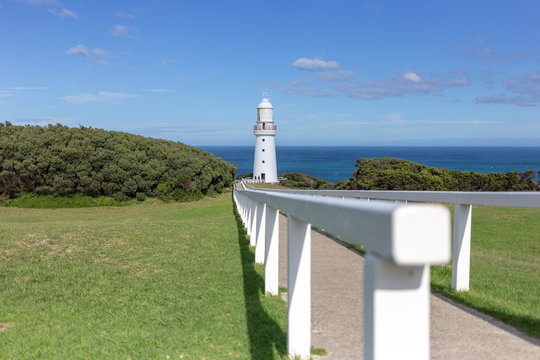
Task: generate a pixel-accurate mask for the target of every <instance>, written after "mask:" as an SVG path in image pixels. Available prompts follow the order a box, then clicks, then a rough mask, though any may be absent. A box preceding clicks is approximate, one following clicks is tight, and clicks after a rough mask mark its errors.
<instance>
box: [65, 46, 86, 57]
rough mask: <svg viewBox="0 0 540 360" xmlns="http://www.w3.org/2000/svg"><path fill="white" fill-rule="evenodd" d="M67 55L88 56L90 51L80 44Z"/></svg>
mask: <svg viewBox="0 0 540 360" xmlns="http://www.w3.org/2000/svg"><path fill="white" fill-rule="evenodd" d="M66 53H67V54H69V55H75V56H88V49H87V48H86V46H84V45H81V44H79V45H76V46H74V47H72V48H71V49H69V50H68V51H66Z"/></svg>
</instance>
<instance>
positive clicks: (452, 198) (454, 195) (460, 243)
mask: <svg viewBox="0 0 540 360" xmlns="http://www.w3.org/2000/svg"><path fill="white" fill-rule="evenodd" d="M271 191H275V192H279V193H284V194H301V195H319V196H336V197H346V198H358V199H364V200H367V201H369V200H390V201H397V202H405V203H407V202H414V203H417V202H427V203H445V204H453V205H454V231H453V246H452V288H453V289H455V290H458V291H468V290H469V278H470V263H471V259H470V258H471V223H472V205H481V206H504V207H521V208H540V192H462V191H383V190H271Z"/></svg>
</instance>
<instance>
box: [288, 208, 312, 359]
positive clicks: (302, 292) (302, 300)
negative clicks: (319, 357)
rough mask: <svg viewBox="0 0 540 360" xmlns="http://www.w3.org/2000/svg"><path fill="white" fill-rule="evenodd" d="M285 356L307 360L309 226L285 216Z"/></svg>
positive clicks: (308, 330)
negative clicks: (286, 287)
mask: <svg viewBox="0 0 540 360" xmlns="http://www.w3.org/2000/svg"><path fill="white" fill-rule="evenodd" d="M287 233H288V235H287V271H288V274H287V278H288V279H287V286H288V289H287V291H288V293H287V298H288V319H287V348H288V352H289V356H290V357H292V358H294V357H295V356H297V357H300V358H302V359H309V357H310V352H311V225H310V224H308V223H305V222H303V221H300V220H298V219H296V218H294V217H292V216H290V215H289V217H288V224H287Z"/></svg>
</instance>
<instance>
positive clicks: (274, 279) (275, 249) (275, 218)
mask: <svg viewBox="0 0 540 360" xmlns="http://www.w3.org/2000/svg"><path fill="white" fill-rule="evenodd" d="M265 235H266V242H265V245H266V251H265V260H264V263H265V265H264V291H265V292H267V293H270V294H272V295H278V293H279V283H278V281H279V211H278V210H277V209H274V208H273V207H271V206H268V205H267V206H266V234H265Z"/></svg>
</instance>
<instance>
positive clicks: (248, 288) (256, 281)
mask: <svg viewBox="0 0 540 360" xmlns="http://www.w3.org/2000/svg"><path fill="white" fill-rule="evenodd" d="M233 204H234V202H233ZM233 211H234V216H235V218H236V224H237V229H238V245H239V246H240V255H241V257H242V271H243V274H244V300H245V306H246V315H247V316H246V317H247V326H248V335H249V341H250V346H249V350H250V353H251V358H252V359H273V358H274V357H275V352H274V351H276V352H277V353H278V354H279V355H280V356H281V357H284V358H286V355H287V336H286V334H285V332H284V331H283V330H282V329H281V327H280V326H279V324H278V323H277V322H276V321H275V320H274V319H273V318H272V317H270V316H269V315H268V313H267V312H266V310H265V308H264V306H263V304H262V303H261V296H264V295H262V294H264V279H263V277H262V276H261V275H259V274H258V273H257V271H256V270H255V255H254V253H253V250H252V249H251V248H250V246H249V239H248V237H247V233H246V230H245V228H244V224H243V223H242V220H241V218H240V215H239V214H238V212H237V209H236V204H234V210H233Z"/></svg>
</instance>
